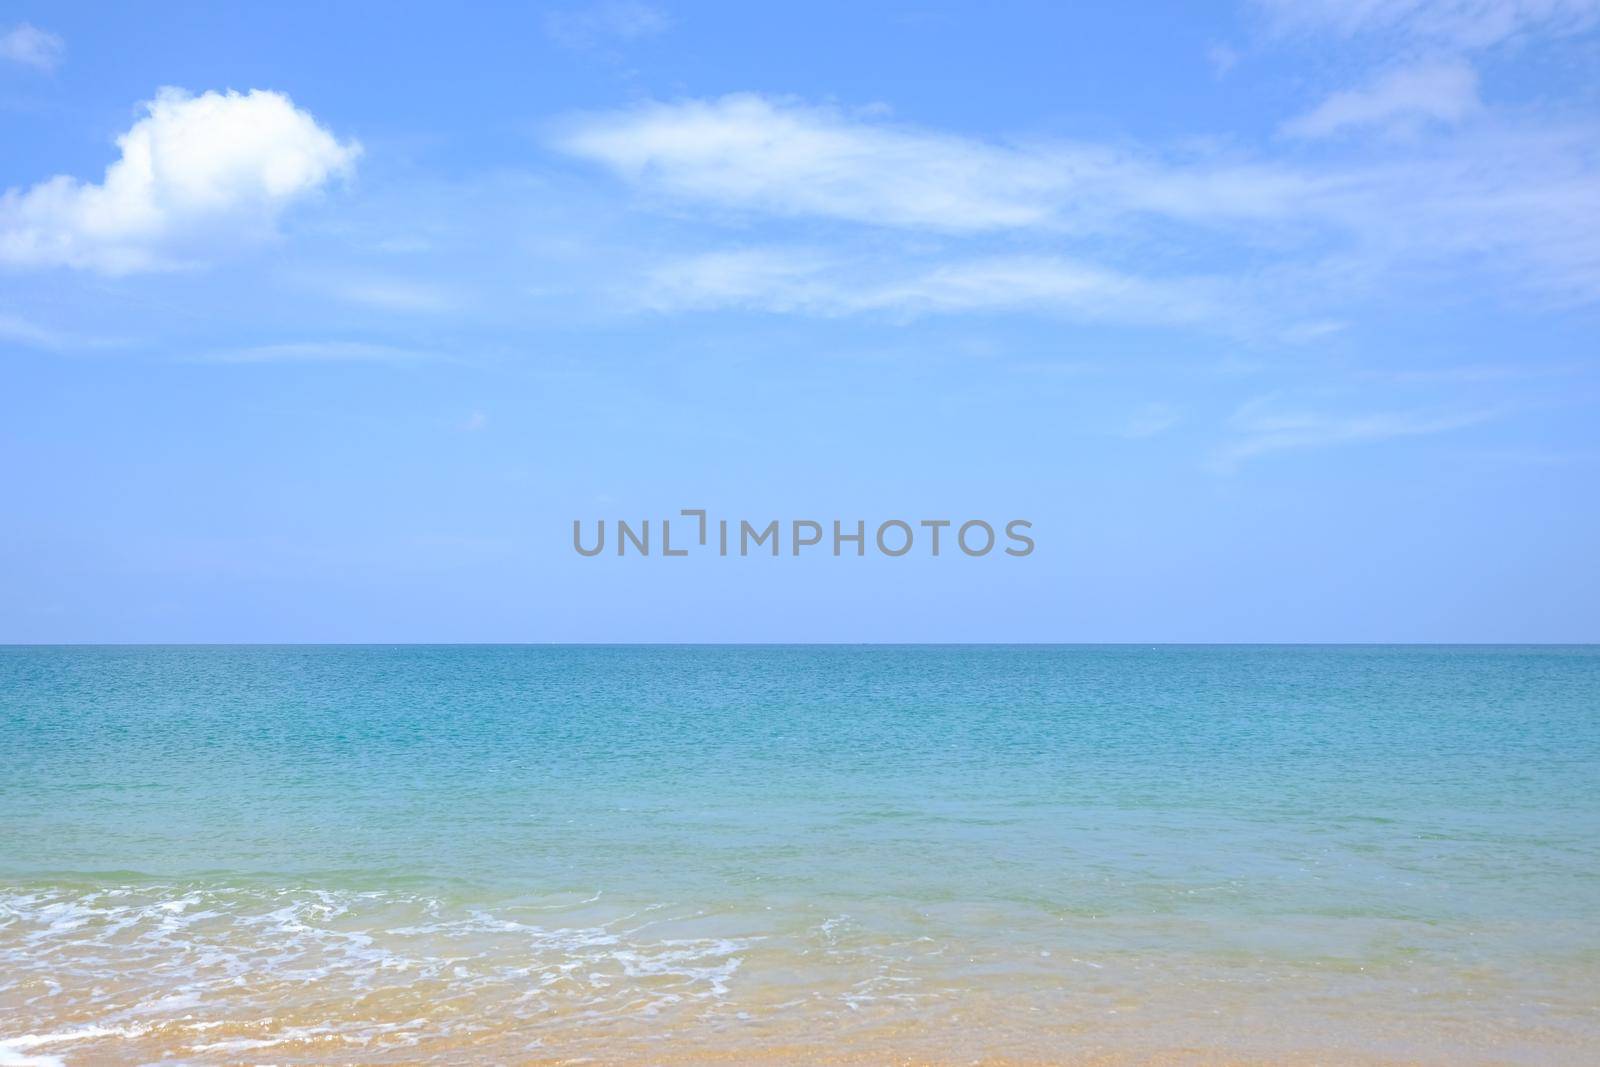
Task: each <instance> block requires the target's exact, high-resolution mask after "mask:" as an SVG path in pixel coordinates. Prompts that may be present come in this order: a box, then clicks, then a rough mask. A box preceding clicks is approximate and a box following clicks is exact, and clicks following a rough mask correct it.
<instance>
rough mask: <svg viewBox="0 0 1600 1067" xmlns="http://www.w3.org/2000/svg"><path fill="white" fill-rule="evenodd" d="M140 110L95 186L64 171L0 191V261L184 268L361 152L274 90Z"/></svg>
mask: <svg viewBox="0 0 1600 1067" xmlns="http://www.w3.org/2000/svg"><path fill="white" fill-rule="evenodd" d="M144 107H145V115H144V117H142V118H140V119H139V120H138V121H137V122H135V123H134V124H133V126H132V127H131V128H130V129H129V130H128V131H127V132H126V133H124V134H122V135H121V136H120V137H118V138H117V146H118V147H119V148H120V149H121V156H120V158H119V159H117V160H116V161H115V162H114V163H112V164H111V165H110V166H109V167H107V168H106V173H105V177H104V178H103V179H102V180H101V181H100V182H99V183H92V182H83V181H79V180H78V179H76V178H71V177H67V176H65V175H60V176H57V177H54V178H51V179H49V180H47V181H43V182H40V183H38V184H37V185H34V186H33V187H32V188H29V189H26V190H22V189H12V190H9V191H7V192H6V193H5V194H4V195H3V196H0V263H9V264H13V265H17V266H67V267H79V268H86V269H90V270H98V271H103V272H106V273H125V272H129V271H138V270H150V269H159V268H163V267H171V266H176V265H180V264H182V263H185V262H189V261H192V260H194V259H196V258H201V257H204V256H205V255H207V254H209V253H212V252H215V251H216V250H217V248H218V246H219V245H221V244H223V243H237V242H241V241H248V240H252V239H259V238H261V237H263V236H266V235H269V234H271V233H272V232H273V229H274V225H275V223H276V220H277V218H278V216H279V214H280V213H281V212H282V210H283V209H284V208H285V207H286V206H287V205H288V204H289V203H291V202H292V201H294V200H296V199H298V198H301V197H304V196H306V195H308V194H311V193H313V192H315V191H316V190H318V189H320V188H322V187H323V186H325V185H326V184H327V183H328V182H330V181H331V180H333V179H335V178H338V177H342V176H345V175H347V174H349V173H350V171H351V169H352V168H353V166H354V162H355V159H356V156H357V155H358V154H359V152H360V146H359V145H357V144H355V143H354V142H340V141H339V140H337V139H336V138H335V137H334V136H333V135H332V134H331V133H329V132H328V131H327V130H326V129H324V128H323V127H322V126H320V125H318V123H317V121H316V120H315V119H314V118H312V116H311V115H310V114H309V113H307V112H305V111H302V110H300V109H298V108H296V107H295V106H294V104H293V103H292V102H291V101H290V100H289V98H288V97H287V96H285V95H283V94H282V93H277V92H270V91H266V90H260V89H256V90H251V91H250V92H248V93H236V92H231V91H230V92H226V93H218V92H207V93H203V94H201V95H199V96H193V95H190V94H189V93H186V92H183V91H182V90H179V89H163V90H161V91H160V92H159V93H158V94H157V95H156V98H155V99H154V100H151V101H150V102H149V103H147V104H146V105H145V106H144Z"/></svg>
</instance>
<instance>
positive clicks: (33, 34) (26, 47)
mask: <svg viewBox="0 0 1600 1067" xmlns="http://www.w3.org/2000/svg"><path fill="white" fill-rule="evenodd" d="M66 51H67V44H66V42H65V41H63V40H62V39H61V38H60V37H59V36H57V35H56V34H53V33H51V32H49V31H48V30H41V29H39V28H38V27H37V26H34V25H31V24H29V23H26V22H23V23H19V24H17V25H15V26H12V27H11V28H10V29H8V30H5V31H3V32H0V59H4V60H7V61H9V62H12V63H16V64H19V65H21V66H24V67H32V68H33V69H34V70H37V71H41V72H43V73H45V74H49V73H52V72H53V71H54V70H55V69H56V68H57V67H59V66H60V65H61V58H62V56H64V55H65V54H66Z"/></svg>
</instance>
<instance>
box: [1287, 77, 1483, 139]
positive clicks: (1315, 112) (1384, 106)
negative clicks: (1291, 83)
mask: <svg viewBox="0 0 1600 1067" xmlns="http://www.w3.org/2000/svg"><path fill="white" fill-rule="evenodd" d="M1482 107H1483V105H1482V103H1481V102H1480V101H1479V99H1478V75H1477V72H1476V71H1474V70H1473V69H1472V67H1471V66H1470V65H1469V64H1467V63H1464V62H1461V61H1460V60H1443V61H1434V62H1428V63H1420V64H1416V65H1413V66H1407V67H1401V68H1398V69H1395V70H1390V71H1388V72H1386V73H1384V74H1382V75H1380V76H1378V77H1377V78H1375V79H1374V80H1373V81H1371V82H1370V83H1368V84H1366V85H1363V86H1360V87H1358V88H1355V89H1345V90H1341V91H1339V92H1336V93H1333V94H1332V95H1331V96H1329V97H1328V98H1327V99H1325V100H1324V101H1322V103H1320V104H1318V105H1317V106H1316V107H1314V108H1312V109H1311V110H1310V111H1308V112H1306V113H1305V114H1303V115H1300V116H1298V117H1296V118H1293V119H1291V120H1289V121H1288V122H1287V123H1285V124H1284V126H1283V131H1284V132H1285V133H1286V134H1288V135H1290V136H1291V137H1307V138H1313V137H1328V136H1331V135H1334V134H1338V133H1343V132H1346V131H1349V130H1355V129H1374V128H1376V129H1381V130H1386V131H1394V130H1403V129H1415V128H1417V127H1418V126H1421V125H1423V124H1426V123H1443V124H1451V123H1457V122H1460V121H1462V120H1463V119H1465V118H1467V117H1469V116H1471V115H1473V114H1475V113H1477V112H1478V111H1479V110H1481V108H1482Z"/></svg>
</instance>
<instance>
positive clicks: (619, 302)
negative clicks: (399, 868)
mask: <svg viewBox="0 0 1600 1067" xmlns="http://www.w3.org/2000/svg"><path fill="white" fill-rule="evenodd" d="M862 7H863V5H850V4H836V5H834V4H806V5H795V6H792V7H790V8H787V9H778V8H776V7H774V6H771V5H708V4H670V5H669V4H661V5H655V4H644V3H627V2H617V3H601V4H595V5H588V6H584V5H565V6H563V5H551V6H541V5H537V4H517V5H489V6H474V7H471V8H469V9H467V10H451V11H446V10H444V9H430V8H428V7H425V6H423V5H389V4H385V5H376V4H374V5H358V4H345V5H334V6H332V10H328V5H296V4H278V5H238V6H237V7H236V8H234V9H233V10H221V9H219V6H218V5H201V4H187V5H186V4H172V5H162V6H161V8H160V9H159V10H157V9H154V8H149V7H148V6H131V7H130V6H128V5H106V6H104V7H101V6H97V5H78V4H70V3H51V4H6V5H4V6H0V128H3V130H4V144H5V146H6V151H4V152H3V153H0V188H3V189H4V190H6V192H5V193H4V194H3V199H0V367H3V368H4V370H3V374H4V377H3V380H0V450H3V456H4V458H5V464H4V468H3V470H4V485H3V490H4V500H5V505H4V508H3V510H0V587H3V588H4V589H5V590H6V593H5V595H4V596H3V597H0V641H433V640H437V641H475V640H483V641H635V640H644V641H674V640H681V641H858V640H859V641H962V640H979V641H1595V640H1600V566H1597V564H1596V553H1595V548H1594V546H1595V545H1596V544H1600V494H1597V493H1596V492H1595V487H1596V485H1597V484H1600V427H1597V420H1596V416H1597V407H1600V345H1597V343H1596V342H1597V340H1600V76H1597V72H1600V0H1398V2H1392V3H1382V4H1380V3H1374V2H1368V0H1351V2H1336V0H1304V2H1301V3H1294V4H1290V3H1287V2H1282V0H1244V2H1242V3H1237V4H1170V5H1162V4H1150V5H1110V4H1107V5H1085V6H1082V7H1077V6H1073V5H1054V4H1041V5H1029V4H1004V5H956V4H884V5H867V6H866V7H867V9H866V10H862ZM691 507H704V508H707V509H710V511H711V512H712V514H713V515H714V516H725V517H729V518H733V519H739V518H748V519H750V520H752V521H760V522H763V523H764V522H765V521H767V520H768V519H773V518H777V519H781V520H784V521H788V520H790V519H795V518H816V519H821V520H825V521H826V520H831V519H834V518H839V519H843V520H846V521H853V520H855V519H857V518H861V519H865V520H868V522H869V523H876V522H878V521H882V520H884V519H890V518H903V519H906V520H910V521H913V522H914V521H916V520H918V519H923V518H949V519H953V520H956V521H961V520H964V519H968V518H983V519H987V520H989V521H991V522H994V523H996V525H999V524H1002V523H1004V522H1005V521H1007V520H1009V519H1013V518H1026V519H1029V520H1031V521H1032V522H1033V524H1034V531H1035V535H1036V540H1037V544H1038V548H1037V550H1036V551H1035V553H1034V554H1033V555H1032V556H1029V557H1027V558H1025V559H1012V558H1005V557H994V556H991V557H984V558H981V559H968V558H964V557H960V556H954V557H951V556H944V557H941V558H939V559H932V558H928V557H925V556H923V555H922V554H921V553H920V552H917V553H913V554H911V555H909V556H907V557H905V558H901V559H886V558H882V557H874V556H869V557H868V558H865V559H849V558H844V559H833V558H831V556H827V555H826V554H818V555H816V556H803V557H801V558H793V557H790V556H787V555H785V556H784V557H782V558H779V559H776V560H774V559H771V558H750V559H718V558H715V557H711V558H703V557H692V558H689V559H684V560H676V559H674V560H665V559H660V558H650V559H636V558H625V559H617V558H615V557H614V556H610V555H607V556H603V557H600V558H597V559H592V560H591V559H584V558H581V557H579V556H577V555H576V554H575V553H574V552H573V551H572V549H571V547H570V536H571V522H572V520H573V519H574V518H581V519H583V520H584V521H585V522H593V521H594V520H596V519H599V518H607V519H609V520H611V521H615V520H616V519H617V518H626V519H629V520H637V519H642V518H652V519H656V520H659V519H660V518H662V517H664V516H671V515H676V514H677V512H678V510H679V509H680V508H691Z"/></svg>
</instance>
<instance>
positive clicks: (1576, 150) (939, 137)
mask: <svg viewBox="0 0 1600 1067" xmlns="http://www.w3.org/2000/svg"><path fill="white" fill-rule="evenodd" d="M1449 69H1451V68H1445V67H1440V68H1437V69H1435V70H1434V71H1433V72H1432V73H1431V74H1430V75H1428V76H1426V77H1421V78H1415V79H1413V80H1410V81H1408V80H1405V79H1400V80H1398V81H1391V82H1380V84H1379V85H1377V86H1376V87H1374V88H1373V90H1372V91H1371V92H1370V93H1369V94H1368V95H1367V96H1363V97H1359V98H1357V97H1350V98H1347V99H1342V100H1341V101H1340V102H1338V103H1337V104H1329V105H1327V106H1325V108H1323V109H1319V110H1318V111H1316V112H1313V113H1312V115H1310V116H1306V117H1304V118H1303V119H1302V121H1301V124H1300V126H1299V127H1298V132H1301V133H1305V134H1313V133H1329V132H1333V131H1336V130H1338V129H1342V128H1348V127H1350V126H1352V125H1359V124H1363V123H1382V122H1396V121H1401V120H1402V119H1403V118H1404V117H1407V116H1410V117H1415V116H1418V115H1431V116H1434V117H1446V116H1455V115H1464V114H1465V113H1466V112H1467V111H1469V110H1471V108H1472V106H1473V105H1472V104H1471V102H1470V99H1469V89H1470V84H1469V81H1470V72H1463V71H1462V70H1461V69H1460V68H1454V70H1455V73H1454V74H1448V73H1444V72H1446V71H1448V70H1449ZM1452 78H1454V79H1455V80H1454V81H1451V79H1452ZM1441 85H1444V86H1446V88H1444V89H1441V88H1440V86H1441ZM1450 85H1454V86H1455V88H1454V89H1450V88H1448V86H1450ZM1430 91H1436V95H1435V96H1429V92H1430ZM1451 93H1454V94H1455V95H1454V96H1451ZM1446 97H1450V99H1448V100H1446V99H1445V98H1446ZM557 144H558V146H559V147H560V148H562V149H563V150H565V151H567V152H569V153H571V154H573V155H575V156H578V157H580V158H583V159H586V160H589V161H592V162H595V163H598V164H601V165H603V166H605V167H607V168H608V169H610V170H612V171H613V172H615V173H616V174H617V175H618V176H619V177H621V178H622V179H624V180H625V181H627V182H628V183H630V184H631V185H633V186H635V187H637V188H638V189H640V190H642V191H644V192H646V193H648V194H649V195H651V196H654V197H661V198H667V199H669V200H671V201H674V202H676V203H677V204H680V205H681V204H689V205H700V206H702V207H703V208H704V209H706V211H707V216H706V219H707V221H709V222H711V223H712V224H713V225H715V224H718V223H720V222H722V221H726V220H727V217H728V214H729V213H733V215H734V221H737V219H738V218H739V217H759V216H765V217H768V218H773V219H787V220H797V221H798V220H806V219H812V220H820V221H832V222H842V223H848V224H851V225H854V226H857V227H863V228H867V229H875V230H882V229H885V228H890V229H899V230H907V231H912V232H923V233H927V234H931V235H937V236H940V237H943V238H947V239H949V240H951V241H973V240H976V239H977V238H980V237H987V236H992V235H1012V236H1014V237H1016V238H1019V239H1021V240H1023V241H1025V242H1027V244H1028V245H1029V246H1030V247H1029V248H1028V249H1027V253H1028V254H1029V255H1034V256H1037V257H1039V258H1040V259H1041V260H1045V261H1054V260H1061V259H1065V260H1073V261H1076V262H1078V263H1079V264H1085V263H1089V262H1097V263H1098V264H1099V265H1100V269H1101V270H1103V271H1104V272H1105V273H1108V274H1114V275H1123V276H1132V275H1135V274H1139V273H1146V272H1148V271H1149V269H1150V265H1151V264H1152V263H1156V262H1160V261H1162V260H1172V261H1183V260H1187V259H1193V258H1195V257H1196V256H1200V257H1204V258H1205V259H1206V260H1207V261H1209V262H1214V263H1225V264H1229V263H1236V262H1238V260H1239V259H1240V257H1241V256H1245V255H1248V256H1249V257H1251V258H1252V261H1253V266H1252V268H1251V269H1252V270H1253V271H1260V270H1263V269H1267V270H1271V269H1285V270H1289V271H1295V272H1299V273H1300V274H1301V275H1302V276H1305V275H1306V274H1307V273H1308V272H1314V271H1320V272H1321V273H1322V275H1323V280H1324V281H1326V280H1327V279H1328V278H1333V277H1335V276H1337V277H1340V278H1342V279H1344V280H1346V281H1347V282H1349V283H1353V284H1372V282H1371V280H1372V279H1376V278H1380V277H1382V278H1392V277H1394V276H1395V274H1396V271H1397V270H1398V271H1411V272H1431V273H1433V274H1436V275H1438V274H1444V275H1450V274H1460V273H1462V272H1465V271H1477V272H1481V273H1484V274H1487V275H1489V276H1491V277H1497V278H1498V279H1499V280H1501V281H1503V282H1504V283H1506V285H1505V288H1506V291H1507V292H1515V291H1523V292H1527V293H1529V294H1537V296H1538V298H1539V299H1555V300H1560V301H1573V302H1588V301H1593V300H1597V299H1600V124H1595V123H1592V122H1591V123H1581V122H1577V123H1575V122H1567V123H1565V124H1555V123H1543V124H1541V123H1532V122H1526V121H1521V122H1509V121H1480V122H1477V123H1476V124H1475V125H1474V126H1473V128H1472V129H1470V130H1467V131H1462V132H1461V133H1460V134H1459V135H1452V136H1451V137H1449V138H1447V139H1438V138H1434V139H1424V140H1422V141H1419V142H1417V143H1406V144H1402V145H1398V146H1395V147H1394V149H1393V150H1390V151H1387V152H1384V153H1382V154H1378V155H1374V154H1373V153H1371V152H1369V151H1365V150H1356V151H1350V152H1348V153H1347V154H1346V157H1345V158H1343V159H1319V160H1317V161H1316V163H1315V164H1312V163H1310V162H1307V161H1303V160H1294V159H1292V158H1289V159H1284V158H1279V159H1260V160H1252V159H1249V158H1243V159H1241V158H1237V156H1236V155H1232V154H1220V153H1215V152H1211V153H1207V152H1205V151H1203V150H1201V151H1187V152H1170V151H1169V152H1165V153H1163V152H1160V151H1156V150H1146V151H1142V152H1140V151H1135V150H1132V149H1128V148H1123V147H1111V146H1107V145H1096V144H1084V143H1029V144H1021V143H1007V142H999V141H985V140H981V139H977V138H971V137H966V136H958V135H953V134H948V133H943V132H939V131H929V130H923V129H919V128H915V127H908V126H904V125H899V124H894V123H889V122H886V121H884V120H882V119H881V118H879V117H876V116H873V115H867V114H860V113H848V112H845V111H843V110H841V109H838V108H835V107H826V106H811V105H807V104H803V103H800V102H797V101H794V100H789V99H769V98H763V97H757V96H751V95H748V94H745V95H738V96H733V97H724V98H721V99H717V100H698V101H685V102H681V103H676V104H661V103H656V104H648V105H644V106H642V107H637V108H628V109H624V110H621V111H617V112H610V113H605V114H599V115H589V116H584V117H579V118H576V119H573V120H571V121H570V122H569V123H568V125H567V126H566V128H565V129H564V130H563V131H562V133H561V134H560V136H559V137H558V139H557ZM1119 239H1120V240H1119ZM832 240H833V241H834V243H835V245H836V247H843V248H847V249H848V248H849V247H850V241H849V238H848V234H846V235H845V236H844V237H840V236H839V235H837V234H836V235H834V237H833V238H832ZM1091 241H1092V242H1093V243H1092V245H1091V244H1089V242H1091ZM1124 249H1131V250H1135V251H1137V253H1138V255H1137V257H1134V256H1131V255H1128V254H1127V253H1126V252H1125V251H1124ZM1235 253H1237V254H1235ZM969 258H971V257H970V256H967V255H963V254H960V253H959V252H953V253H950V254H949V256H948V259H949V261H950V263H951V264H952V267H951V270H952V272H953V274H952V276H954V277H960V276H962V270H961V268H960V263H961V262H964V261H965V260H967V259H969ZM1119 259H1122V260H1124V262H1123V264H1122V265H1120V266H1119V264H1118V261H1119ZM1135 261H1137V262H1138V263H1139V264H1141V269H1140V270H1138V271H1134V270H1132V269H1131V268H1130V267H1129V266H1128V264H1130V263H1133V262H1135ZM729 266H740V267H742V268H743V270H742V272H741V276H742V277H743V278H744V282H741V283H740V284H746V283H748V284H752V285H753V284H757V283H758V282H759V281H760V277H761V276H763V275H765V276H766V281H765V282H764V283H761V287H762V288H763V289H766V290H772V289H775V288H777V289H782V290H783V291H785V292H788V293H789V294H791V295H790V297H789V299H788V303H789V304H791V305H792V306H793V307H794V308H795V309H805V308H808V307H814V306H815V305H816V303H817V301H816V299H815V298H814V297H813V296H811V295H808V294H810V293H812V292H813V291H814V289H815V285H816V283H815V281H814V280H806V279H797V278H796V277H794V274H795V268H794V266H793V264H792V263H789V262H787V261H785V262H782V263H770V264H765V265H763V264H761V263H756V262H742V263H741V262H738V261H730V262H721V261H718V260H709V261H706V262H704V263H701V264H699V265H698V266H696V267H695V268H694V270H692V271H691V278H690V279H689V282H688V283H686V284H691V283H693V282H694V281H695V279H696V278H698V279H699V281H700V282H701V283H709V282H712V281H714V280H715V279H716V277H717V275H718V272H719V271H721V270H722V269H723V268H725V267H729ZM1225 269H1226V268H1220V267H1219V268H1217V270H1218V272H1219V273H1221V272H1223V271H1224V270H1225ZM1057 273H1059V272H1057ZM1012 280H1014V281H1015V282H1016V283H1017V284H1018V285H1019V286H1020V289H1019V293H1020V294H1022V295H1021V296H1019V299H1017V300H1016V301H1015V303H1016V304H1018V305H1022V306H1027V305H1029V304H1030V303H1033V302H1034V301H1032V300H1030V299H1029V298H1028V297H1027V295H1026V294H1027V293H1028V292H1029V286H1028V285H1027V281H1026V279H1022V278H1017V279H1012ZM728 284H729V285H733V284H734V283H733V282H732V281H731V279H730V280H729V282H728ZM705 287H706V285H705V284H702V288H705ZM949 288H955V286H953V285H952V286H950V287H949ZM864 299H867V298H866V297H858V298H856V301H855V302H857V303H860V302H861V301H862V300H864ZM928 302H929V303H945V304H953V303H956V302H958V301H955V300H954V299H950V300H944V301H932V300H930V301H928Z"/></svg>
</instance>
